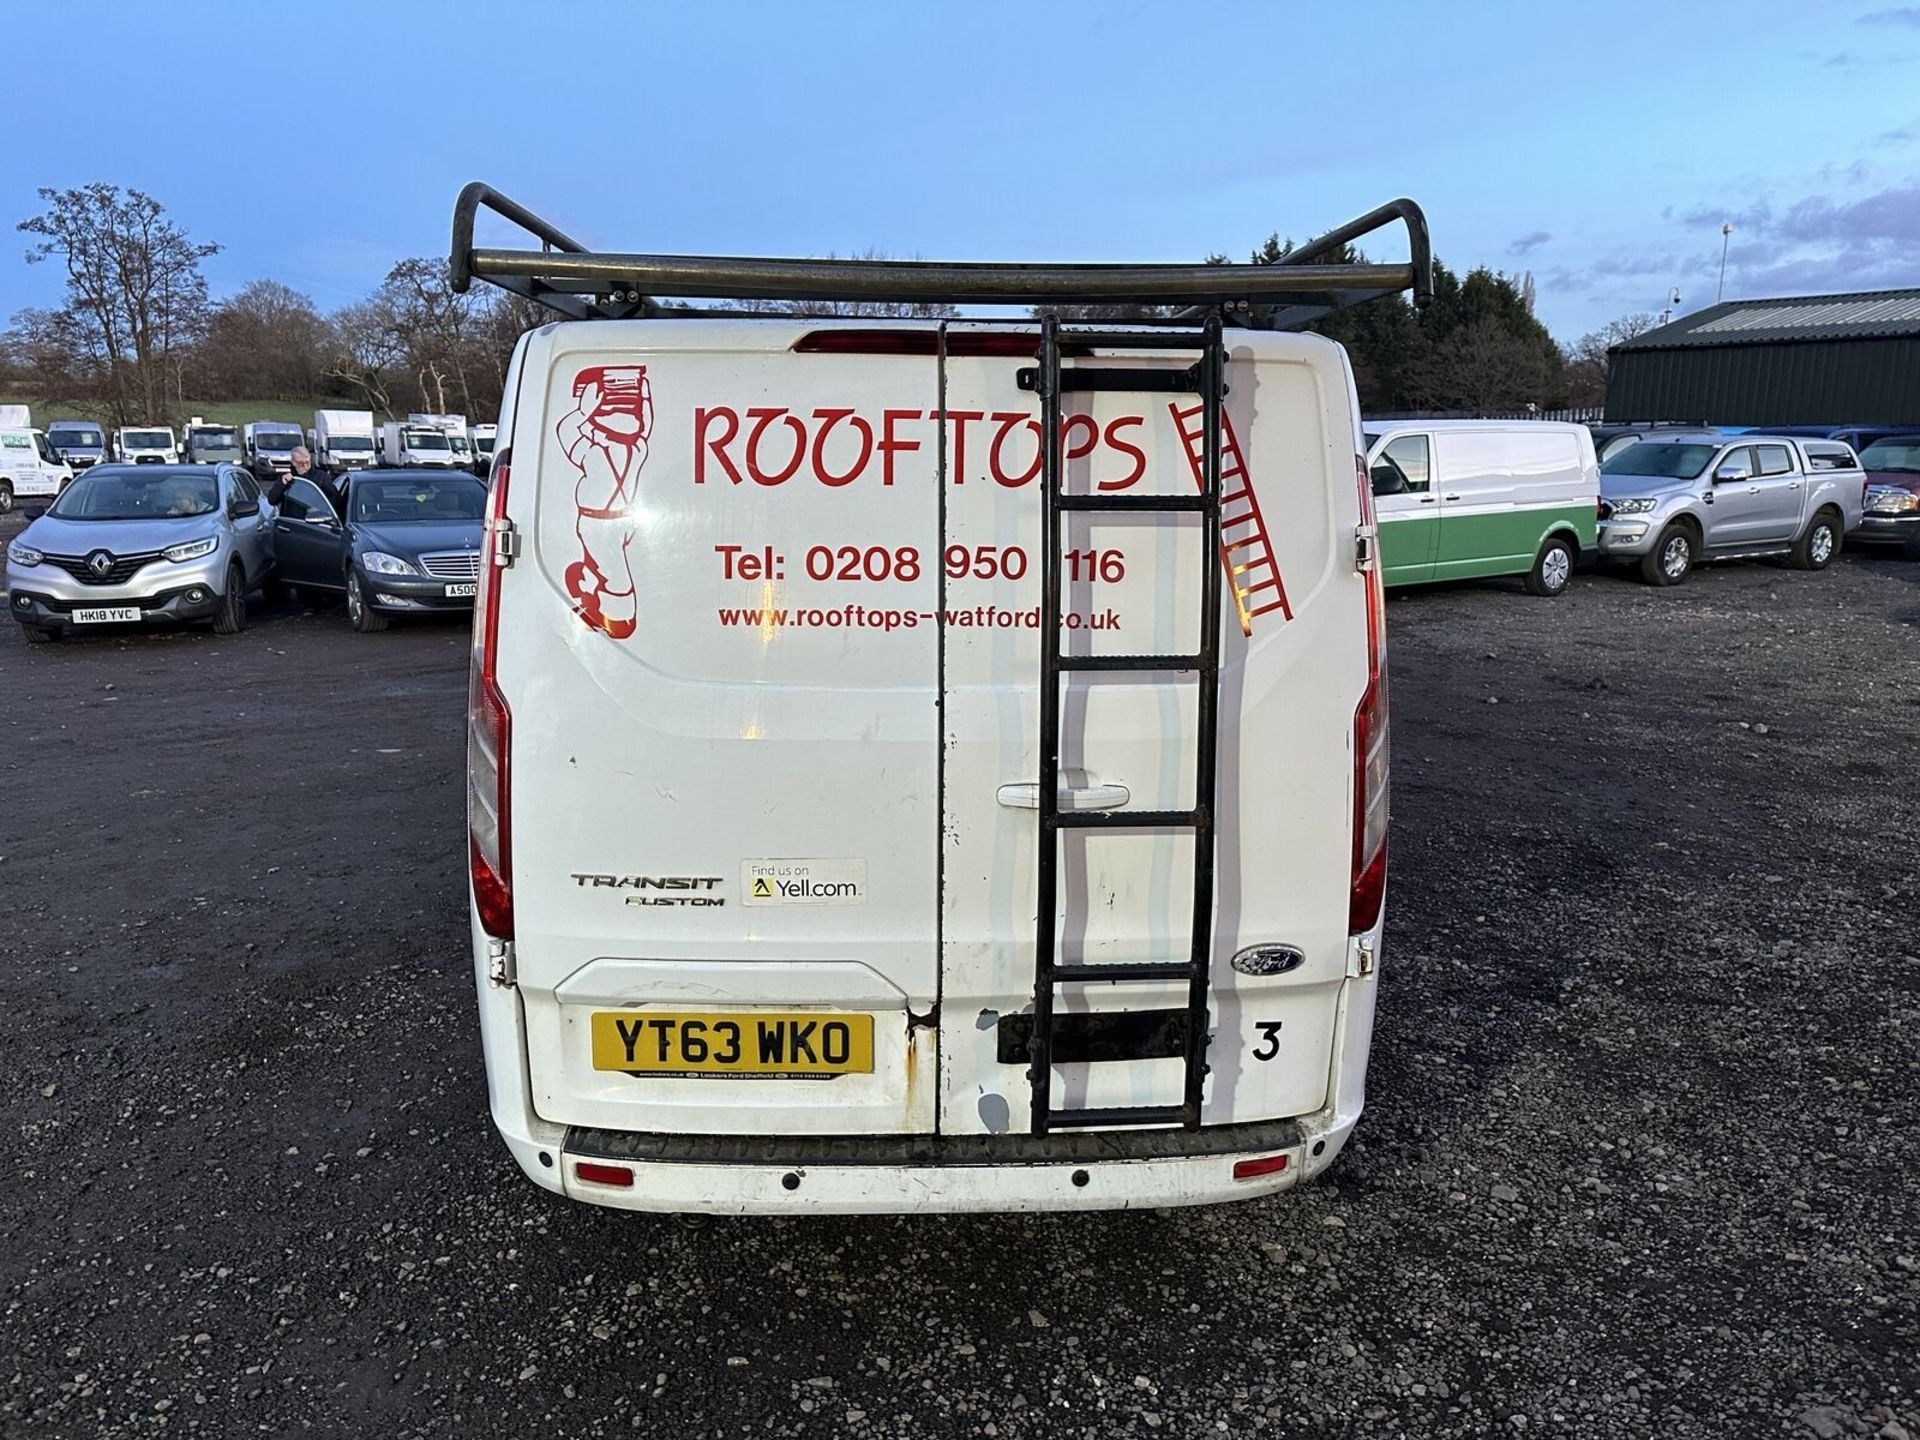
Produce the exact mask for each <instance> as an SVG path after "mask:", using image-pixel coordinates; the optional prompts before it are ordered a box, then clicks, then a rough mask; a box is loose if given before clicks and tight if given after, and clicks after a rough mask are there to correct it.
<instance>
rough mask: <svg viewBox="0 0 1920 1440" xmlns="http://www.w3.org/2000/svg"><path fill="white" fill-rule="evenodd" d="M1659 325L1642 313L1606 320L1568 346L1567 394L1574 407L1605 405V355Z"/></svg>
mask: <svg viewBox="0 0 1920 1440" xmlns="http://www.w3.org/2000/svg"><path fill="white" fill-rule="evenodd" d="M1659 324H1660V320H1659V317H1658V316H1656V315H1651V314H1648V313H1647V312H1645V311H1641V312H1639V313H1637V314H1633V315H1622V316H1621V317H1620V318H1619V319H1617V320H1609V321H1608V322H1607V323H1606V324H1605V325H1602V326H1601V327H1600V328H1599V329H1598V330H1592V331H1589V332H1588V333H1587V334H1585V335H1582V336H1581V337H1580V338H1579V340H1578V341H1576V342H1575V343H1574V344H1572V345H1570V346H1569V347H1568V348H1567V352H1566V361H1567V394H1568V398H1569V400H1570V402H1571V403H1572V404H1575V405H1588V406H1598V405H1604V404H1606V403H1607V352H1608V351H1609V350H1611V349H1612V348H1613V347H1614V346H1616V345H1618V344H1620V343H1621V342H1622V341H1623V340H1631V339H1633V337H1634V336H1636V335H1644V334H1646V333H1647V331H1649V330H1652V329H1655V328H1656V327H1657V326H1658V325H1659Z"/></svg>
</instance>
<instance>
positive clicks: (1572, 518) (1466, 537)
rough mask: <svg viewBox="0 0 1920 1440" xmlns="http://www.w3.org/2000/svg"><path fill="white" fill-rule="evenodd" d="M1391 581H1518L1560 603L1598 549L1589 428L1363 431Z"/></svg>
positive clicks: (1395, 424)
mask: <svg viewBox="0 0 1920 1440" xmlns="http://www.w3.org/2000/svg"><path fill="white" fill-rule="evenodd" d="M1365 443H1366V447H1367V468H1368V470H1369V471H1370V472H1371V473H1372V476H1373V508H1374V515H1375V518H1376V520H1377V521H1378V523H1379V527H1380V558H1381V563H1382V569H1383V571H1384V574H1385V576H1386V583H1387V584H1388V585H1389V586H1394V585H1422V584H1426V583H1427V582H1429V581H1434V580H1467V579H1473V578H1477V577H1481V576H1489V575H1524V576H1525V577H1526V582H1527V590H1528V592H1529V593H1531V594H1534V595H1558V594H1559V593H1560V592H1561V591H1563V590H1565V589H1566V588H1567V582H1568V581H1569V580H1571V579H1572V578H1573V566H1574V562H1575V561H1576V560H1577V559H1579V557H1580V554H1581V552H1582V551H1584V550H1591V549H1592V548H1593V546H1594V526H1595V522H1596V519H1597V516H1598V513H1599V504H1600V466H1599V462H1598V461H1596V460H1595V458H1594V454H1593V436H1592V434H1591V433H1589V431H1588V430H1587V427H1586V426H1584V425H1563V424H1559V423H1557V422H1554V421H1549V420H1385V421H1373V422H1369V423H1368V424H1367V425H1366V427H1365Z"/></svg>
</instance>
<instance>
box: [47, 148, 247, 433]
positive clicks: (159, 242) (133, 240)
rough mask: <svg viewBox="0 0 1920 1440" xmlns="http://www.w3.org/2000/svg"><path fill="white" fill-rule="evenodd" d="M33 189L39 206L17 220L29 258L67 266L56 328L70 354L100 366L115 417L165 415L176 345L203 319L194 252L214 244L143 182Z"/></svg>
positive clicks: (203, 288)
mask: <svg viewBox="0 0 1920 1440" xmlns="http://www.w3.org/2000/svg"><path fill="white" fill-rule="evenodd" d="M39 195H40V199H41V200H42V201H43V202H45V204H46V206H47V208H46V210H45V211H44V212H43V213H42V214H39V215H35V216H33V217H31V218H30V219H27V220H23V221H21V222H20V226H19V228H20V229H21V230H22V231H24V232H26V233H27V234H29V235H33V236H36V237H38V238H37V240H36V241H35V242H34V243H33V245H32V246H31V247H30V248H29V249H28V251H27V260H28V263H30V264H32V263H37V262H40V261H44V260H58V261H60V262H61V264H62V265H63V266H64V267H65V269H66V273H67V303H66V306H65V308H64V310H63V311H62V312H60V313H61V314H62V316H63V319H62V321H61V325H60V327H58V328H59V329H60V330H61V332H62V333H64V334H66V335H67V336H69V337H70V338H71V339H72V341H73V344H74V354H73V356H72V360H73V362H74V363H75V364H76V365H77V366H81V367H91V368H94V369H97V370H98V371H100V372H101V373H102V374H103V375H104V377H105V380H106V391H107V399H108V402H109V405H110V407H111V409H112V411H113V416H114V419H115V420H116V422H118V423H120V424H126V423H129V422H132V421H160V420H164V419H165V418H166V417H167V413H168V408H169V407H168V396H167V389H168V381H169V379H170V378H171V379H172V380H173V382H174V386H175V389H176V391H177V389H178V387H179V383H180V381H179V371H178V368H177V362H178V361H179V359H180V358H181V357H180V353H179V352H181V351H182V350H184V349H185V348H186V347H187V346H189V345H190V344H191V343H192V342H193V341H194V340H195V339H196V338H197V337H198V336H199V334H200V333H201V331H202V330H203V329H204V327H205V324H206V318H207V282H206V280H205V279H204V278H203V277H202V276H201V274H200V262H201V261H202V260H204V259H206V258H207V257H208V256H209V255H213V254H215V253H217V252H218V250H219V249H220V247H219V246H218V245H212V244H204V243H202V244H196V243H195V242H194V241H192V240H190V239H188V237H187V234H186V232H185V231H183V230H181V229H180V228H179V227H178V226H176V225H175V224H174V223H173V222H172V221H171V220H169V219H168V218H167V216H166V211H165V209H164V207H162V206H161V204H160V202H159V201H158V200H155V199H154V198H153V197H152V196H150V195H148V194H146V193H144V192H143V191H139V190H127V191H125V192H124V193H123V192H122V191H121V189H120V187H119V186H117V185H104V184H94V185H88V186H85V187H83V188H81V189H77V190H50V189H42V190H41V191H39ZM50 333H51V332H50Z"/></svg>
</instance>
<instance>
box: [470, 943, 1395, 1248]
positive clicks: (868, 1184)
mask: <svg viewBox="0 0 1920 1440" xmlns="http://www.w3.org/2000/svg"><path fill="white" fill-rule="evenodd" d="M1370 938H1371V939H1372V941H1373V943H1374V946H1375V947H1376V948H1377V947H1378V944H1379V939H1380V936H1379V931H1378V930H1376V931H1375V932H1374V933H1373V935H1372V936H1371V937H1370ZM473 940H474V954H475V956H476V967H475V969H476V977H475V979H476V987H477V989H478V993H479V1009H480V1028H481V1031H482V1032H483V1036H484V1039H485V1046H484V1050H485V1056H486V1065H487V1092H488V1098H489V1108H490V1109H491V1112H492V1116H493V1123H494V1128H495V1129H496V1130H498V1131H499V1133H500V1137H501V1139H503V1140H504V1141H505V1142H506V1145H507V1149H508V1150H510V1151H511V1152H512V1154H513V1158H514V1160H515V1161H516V1162H517V1163H518V1164H519V1166H520V1168H521V1170H522V1171H524V1172H525V1174H526V1175H527V1178H529V1179H530V1180H532V1181H534V1183H536V1184H538V1185H540V1186H542V1187H543V1188H545V1189H548V1190H552V1191H555V1192H557V1193H559V1194H562V1195H565V1196H567V1197H568V1198H570V1199H573V1200H580V1201H585V1202H588V1203H590V1204H595V1205H606V1206H610V1207H612V1208H615V1209H621V1210H642V1211H664V1212H689V1213H707V1214H720V1215H775V1214H779V1215H786V1214H798V1213H814V1214H874V1213H880V1214H898V1213H906V1212H934V1211H995V1210H1006V1211H1015V1210H1117V1209H1139V1208H1143V1207H1163V1206H1175V1205H1207V1204H1217V1203H1222V1202H1225V1201H1229V1200H1251V1199H1254V1198H1256V1197H1258V1196H1262V1195H1271V1194H1274V1193H1276V1192H1277V1191H1281V1190H1288V1189H1291V1188H1292V1187H1293V1186H1295V1185H1297V1184H1299V1183H1300V1182H1301V1181H1303V1180H1310V1179H1312V1178H1313V1177H1314V1176H1315V1175H1317V1174H1319V1173H1320V1172H1321V1171H1322V1170H1325V1169H1326V1168H1327V1167H1328V1166H1329V1165H1331V1164H1332V1163H1333V1162H1334V1160H1335V1159H1336V1158H1338V1156H1339V1154H1340V1151H1341V1150H1342V1149H1343V1148H1344V1147H1345V1145H1346V1143H1347V1138H1348V1136H1350V1135H1351V1134H1352V1133H1353V1127H1354V1124H1355V1123H1356V1122H1357V1121H1358V1120H1359V1118H1360V1112H1361V1109H1362V1107H1363V1106H1364V1105H1365V1103H1366V1073H1367V1061H1368V1057H1369V1053H1370V1051H1371V1047H1372V1037H1373V1014H1374V1004H1375V998H1376V995H1377V993H1378V987H1379V980H1380V977H1379V972H1378V971H1377V970H1372V971H1370V973H1367V974H1365V975H1362V976H1359V977H1357V978H1350V979H1348V980H1346V981H1345V982H1344V983H1343V984H1342V986H1341V991H1340V999H1339V1002H1338V1007H1337V1011H1336V1014H1335V1018H1334V1032H1333V1054H1332V1057H1331V1068H1330V1073H1329V1076H1328V1084H1327V1098H1326V1104H1325V1105H1324V1106H1323V1107H1322V1108H1321V1109H1319V1110H1317V1111H1315V1112H1313V1113H1312V1114H1310V1115H1302V1116H1298V1117H1295V1118H1293V1119H1287V1120H1278V1121H1263V1122H1254V1123H1250V1124H1245V1125H1232V1126H1217V1127H1210V1128H1208V1129H1204V1130H1200V1131H1192V1132H1188V1131H1171V1130H1138V1131H1098V1132H1080V1133H1072V1132H1069V1133H1067V1134H1063V1135H1060V1136H1057V1137H1048V1138H1047V1139H1045V1140H1039V1141H1036V1140H1032V1139H1031V1138H1029V1137H1024V1136H1003V1137H991V1138H990V1139H985V1138H983V1139H970V1138H964V1137H951V1138H944V1137H940V1136H883V1135H876V1136H859V1137H836V1136H828V1137H818V1136H793V1135H786V1136H764V1137H762V1136H737V1135H736V1136H711V1135H672V1136H668V1135H658V1134H646V1133H639V1132H633V1131H609V1130H588V1129H580V1128H569V1127H566V1126H562V1125H556V1124H554V1123H553V1122H551V1121H549V1120H545V1119H543V1118H541V1117H540V1116H539V1115H537V1114H536V1113H535V1112H534V1108H533V1100H532V1085H531V1080H530V1076H529V1074H528V1071H527V1058H526V1056H527V1051H526V1018H525V1015H524V1013H523V1009H522V1004H521V999H520V995H519V992H518V991H516V990H514V989H511V988H504V987H500V986H495V985H492V984H489V983H488V980H487V974H486V959H485V955H486V941H485V937H484V936H483V935H482V934H481V932H480V930H479V926H478V924H477V923H475V924H474V925H473ZM1032 1147H1046V1148H1048V1149H1049V1150H1050V1151H1051V1153H1047V1154H1045V1155H1044V1157H1043V1158H1036V1157H1035V1155H1034V1153H1033V1148H1032ZM996 1152H997V1153H996ZM1276 1155H1285V1156H1286V1157H1287V1163H1286V1166H1285V1167H1284V1168H1283V1169H1281V1170H1280V1171H1278V1172H1277V1173H1273V1174H1268V1175H1262V1176H1260V1177H1258V1178H1255V1179H1251V1180H1236V1179H1234V1178H1233V1168H1234V1165H1235V1164H1236V1163H1238V1162H1239V1161H1241V1160H1249V1159H1267V1158H1270V1157H1273V1156H1276ZM583 1161H584V1162H586V1163H588V1164H596V1163H602V1164H613V1165H615V1166H618V1167H621V1168H623V1169H625V1170H626V1171H628V1172H630V1174H631V1176H632V1183H631V1184H626V1185H614V1184H604V1183H596V1182H594V1181H591V1180H584V1179H582V1178H581V1177H580V1175H579V1171H578V1166H579V1165H580V1164H581V1163H582V1162H583Z"/></svg>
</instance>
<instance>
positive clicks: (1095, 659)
mask: <svg viewBox="0 0 1920 1440" xmlns="http://www.w3.org/2000/svg"><path fill="white" fill-rule="evenodd" d="M1206 659H1207V657H1206V656H1204V655H1062V656H1061V657H1060V668H1061V669H1062V670H1198V669H1199V668H1200V667H1201V666H1202V665H1204V664H1205V663H1206Z"/></svg>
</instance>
